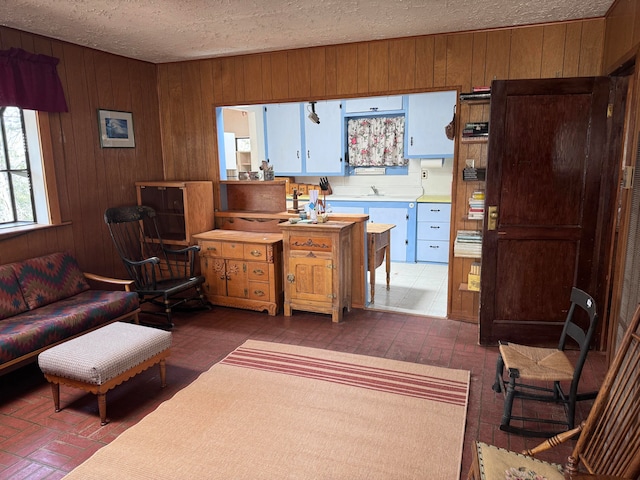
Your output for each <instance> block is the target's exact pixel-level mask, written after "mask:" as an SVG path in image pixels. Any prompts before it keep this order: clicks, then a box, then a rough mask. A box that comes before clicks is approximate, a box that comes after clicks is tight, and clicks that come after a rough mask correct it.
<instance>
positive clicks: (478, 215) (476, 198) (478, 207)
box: [468, 190, 484, 220]
mask: <svg viewBox="0 0 640 480" xmlns="http://www.w3.org/2000/svg"><path fill="white" fill-rule="evenodd" d="M468 218H469V220H482V219H484V191H482V190H476V191H475V192H473V193H472V194H471V198H469V215H468Z"/></svg>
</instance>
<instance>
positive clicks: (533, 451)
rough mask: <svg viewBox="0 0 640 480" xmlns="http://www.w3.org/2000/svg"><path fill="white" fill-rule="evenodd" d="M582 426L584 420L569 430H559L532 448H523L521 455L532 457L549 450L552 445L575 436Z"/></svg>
mask: <svg viewBox="0 0 640 480" xmlns="http://www.w3.org/2000/svg"><path fill="white" fill-rule="evenodd" d="M583 428H584V422H582V423H581V424H580V425H578V426H577V427H576V428H573V429H571V430H567V431H566V432H561V433H559V434H557V435H554V436H553V437H551V438H548V439H546V440H545V441H544V442H542V443H541V444H540V445H538V446H536V447H533V448H532V449H529V450H523V451H522V454H523V455H529V456H530V457H534V456H535V455H536V454H538V453H540V452H544V451H546V450H549V449H550V448H553V447H555V446H557V445H560V444H561V443H564V442H566V441H567V440H569V439H571V438H573V437H575V436H576V435H577V434H579V433H580V432H581V431H582V429H583Z"/></svg>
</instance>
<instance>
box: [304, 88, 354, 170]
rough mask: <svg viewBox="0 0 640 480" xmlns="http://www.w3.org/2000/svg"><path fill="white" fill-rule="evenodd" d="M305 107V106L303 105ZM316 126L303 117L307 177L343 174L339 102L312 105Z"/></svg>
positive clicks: (342, 143) (332, 101) (307, 105)
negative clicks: (318, 119) (315, 115)
mask: <svg viewBox="0 0 640 480" xmlns="http://www.w3.org/2000/svg"><path fill="white" fill-rule="evenodd" d="M303 106H305V108H309V104H308V103H306V104H303ZM315 110H316V114H317V115H318V117H319V118H320V123H319V124H316V123H313V122H312V121H311V120H309V119H308V118H307V116H306V113H307V112H305V116H304V135H305V159H304V160H305V161H304V163H305V166H304V170H305V173H307V174H308V175H344V162H343V161H342V151H343V148H344V147H343V145H344V142H343V141H342V132H343V125H342V110H341V101H340V100H330V101H325V102H316V105H315Z"/></svg>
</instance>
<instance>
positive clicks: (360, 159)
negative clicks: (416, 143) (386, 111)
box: [347, 116, 407, 167]
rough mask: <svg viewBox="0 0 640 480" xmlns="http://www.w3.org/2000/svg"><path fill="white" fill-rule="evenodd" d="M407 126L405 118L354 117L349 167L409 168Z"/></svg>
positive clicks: (350, 126)
mask: <svg viewBox="0 0 640 480" xmlns="http://www.w3.org/2000/svg"><path fill="white" fill-rule="evenodd" d="M404 125H405V119H404V116H396V117H385V116H379V117H358V118H350V119H349V120H348V122H347V147H348V150H349V164H350V165H351V166H353V167H397V166H404V165H406V164H407V160H406V159H405V158H404Z"/></svg>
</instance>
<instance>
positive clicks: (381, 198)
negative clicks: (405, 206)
mask: <svg viewBox="0 0 640 480" xmlns="http://www.w3.org/2000/svg"><path fill="white" fill-rule="evenodd" d="M417 199H418V196H416V195H384V194H383V195H336V194H333V195H329V196H327V203H331V202H332V201H343V202H415V201H416V200H417Z"/></svg>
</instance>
